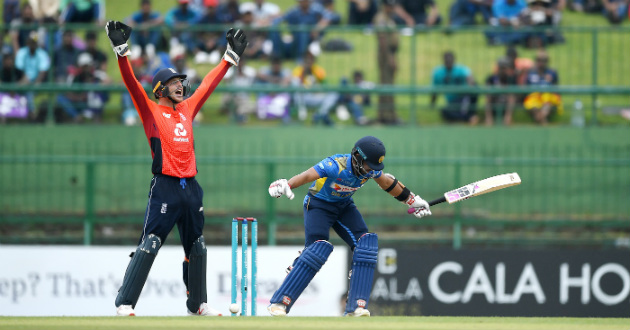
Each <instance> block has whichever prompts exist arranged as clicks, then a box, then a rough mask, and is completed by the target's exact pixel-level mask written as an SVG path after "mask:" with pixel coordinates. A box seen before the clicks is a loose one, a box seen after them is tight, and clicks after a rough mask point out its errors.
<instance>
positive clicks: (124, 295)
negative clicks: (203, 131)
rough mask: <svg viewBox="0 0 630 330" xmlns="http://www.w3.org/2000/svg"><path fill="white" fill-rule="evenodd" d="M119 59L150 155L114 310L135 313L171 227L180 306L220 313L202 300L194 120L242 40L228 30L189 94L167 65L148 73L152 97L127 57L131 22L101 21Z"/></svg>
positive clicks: (236, 56)
mask: <svg viewBox="0 0 630 330" xmlns="http://www.w3.org/2000/svg"><path fill="white" fill-rule="evenodd" d="M105 30H106V31H107V36H108V37H109V40H110V41H111V44H112V47H113V49H114V52H115V53H116V55H117V56H116V57H117V59H118V67H119V68H120V74H121V75H122V78H123V81H124V83H125V86H127V89H128V90H129V93H130V94H131V97H132V99H133V103H134V105H135V107H136V110H137V111H138V114H139V115H140V119H141V121H142V125H143V126H144V132H145V134H146V136H147V140H148V142H149V146H150V148H151V156H152V157H153V165H152V166H151V172H153V178H152V179H151V184H150V189H149V202H148V205H147V208H146V212H145V218H144V226H143V229H142V235H141V237H140V243H139V245H138V248H137V249H136V251H135V252H134V253H132V256H131V261H130V262H129V266H128V267H127V271H126V272H125V277H124V279H123V283H122V286H121V287H120V289H119V290H118V296H117V297H116V302H115V304H116V314H117V315H121V316H133V315H135V312H134V308H135V306H136V303H137V302H138V297H139V296H140V292H141V291H142V287H143V286H144V283H145V282H146V280H147V276H148V275H149V271H150V270H151V266H152V265H153V261H154V260H155V257H156V256H157V253H158V251H159V250H160V247H161V246H162V245H163V244H164V242H165V241H166V237H167V236H168V234H169V233H170V231H171V230H172V229H173V227H174V226H175V224H177V229H178V230H179V237H180V239H181V242H182V245H183V247H184V254H185V256H184V264H183V266H184V267H183V270H184V284H185V285H186V293H187V297H188V299H187V300H186V307H187V309H188V313H189V314H191V315H204V316H220V315H221V314H220V313H219V312H218V311H216V310H214V309H212V308H210V307H209V306H208V304H207V302H208V298H207V291H206V264H207V259H206V258H207V252H206V245H205V242H204V238H203V236H202V234H203V227H204V217H203V201H202V199H203V190H202V189H201V187H200V186H199V183H198V182H197V180H195V175H196V174H197V164H196V160H195V139H194V136H193V126H192V123H193V120H194V119H195V116H196V115H197V113H198V112H199V110H201V107H202V106H203V104H204V103H205V102H206V100H207V99H208V97H209V96H210V94H212V92H213V91H214V89H215V87H216V86H217V85H218V84H219V82H220V81H221V79H222V78H223V76H224V75H225V73H226V72H227V71H228V69H229V68H230V67H231V66H237V65H238V62H239V60H240V57H241V55H242V54H243V51H244V50H245V47H247V38H246V37H245V35H244V34H243V32H242V31H241V30H236V31H234V29H230V30H229V31H228V32H227V35H226V38H227V41H228V46H227V50H226V51H225V54H224V55H223V60H222V61H221V63H219V65H217V66H216V67H215V68H214V69H212V70H211V71H210V72H209V73H208V74H207V75H206V76H205V78H204V79H203V81H202V82H201V85H199V88H197V90H196V91H195V93H193V94H192V95H191V96H190V97H187V96H188V92H189V91H190V88H189V85H188V82H187V80H186V75H184V74H181V73H178V72H177V71H175V70H174V69H172V68H166V69H162V70H160V71H158V72H157V73H156V74H155V76H154V77H153V84H152V85H153V96H154V97H155V99H156V100H157V102H154V101H152V100H150V99H149V97H148V96H147V95H146V93H145V91H144V88H143V87H142V85H141V84H140V83H139V82H138V80H137V79H136V77H135V75H134V73H133V71H132V69H131V65H130V64H129V60H128V59H127V56H128V55H129V53H130V52H129V46H128V45H127V40H128V39H129V36H130V34H131V30H132V29H131V27H129V26H127V25H125V24H123V23H121V22H117V21H109V22H107V24H106V26H105Z"/></svg>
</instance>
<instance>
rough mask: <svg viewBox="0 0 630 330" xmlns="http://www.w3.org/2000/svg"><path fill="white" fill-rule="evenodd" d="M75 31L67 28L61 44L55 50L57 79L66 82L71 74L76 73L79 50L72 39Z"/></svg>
mask: <svg viewBox="0 0 630 330" xmlns="http://www.w3.org/2000/svg"><path fill="white" fill-rule="evenodd" d="M73 38H74V32H72V31H71V30H65V31H64V32H63V37H62V39H61V45H60V46H59V48H57V50H55V57H54V67H55V81H57V82H64V81H66V80H67V79H68V76H69V75H70V74H74V73H75V72H74V70H75V69H76V67H75V64H76V63H77V57H78V56H79V50H78V49H76V48H75V47H74V45H73V44H72V40H73Z"/></svg>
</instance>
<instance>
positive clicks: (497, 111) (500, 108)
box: [486, 58, 516, 126]
mask: <svg viewBox="0 0 630 330" xmlns="http://www.w3.org/2000/svg"><path fill="white" fill-rule="evenodd" d="M513 65H514V62H512V61H511V60H510V59H508V58H502V59H499V61H497V68H498V70H497V72H496V73H494V74H492V75H490V76H489V77H488V78H487V79H486V86H489V87H508V86H515V85H516V74H515V72H514V67H513ZM515 104H516V96H515V95H514V94H512V93H505V94H488V95H487V96H486V125H487V126H491V125H492V124H493V123H494V116H499V117H502V118H503V124H504V125H511V124H512V114H513V112H514V106H515Z"/></svg>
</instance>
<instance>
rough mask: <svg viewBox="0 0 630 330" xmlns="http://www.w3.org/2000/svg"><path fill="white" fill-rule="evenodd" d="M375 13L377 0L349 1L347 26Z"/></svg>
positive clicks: (368, 22) (371, 18) (366, 22)
mask: <svg viewBox="0 0 630 330" xmlns="http://www.w3.org/2000/svg"><path fill="white" fill-rule="evenodd" d="M377 12H378V2H377V0H349V1H348V24H350V25H372V22H373V21H374V16H375V15H376V13H377ZM344 306H345V305H344Z"/></svg>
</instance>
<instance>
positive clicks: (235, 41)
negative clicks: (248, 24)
mask: <svg viewBox="0 0 630 330" xmlns="http://www.w3.org/2000/svg"><path fill="white" fill-rule="evenodd" d="M225 39H227V42H228V45H227V50H226V51H225V54H223V59H224V60H226V61H228V62H230V63H232V65H234V66H238V62H239V61H240V60H241V55H243V52H245V48H246V47H247V44H248V42H247V37H246V36H245V33H243V31H241V30H240V29H239V30H236V31H234V29H230V30H228V32H227V34H226V35H225Z"/></svg>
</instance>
